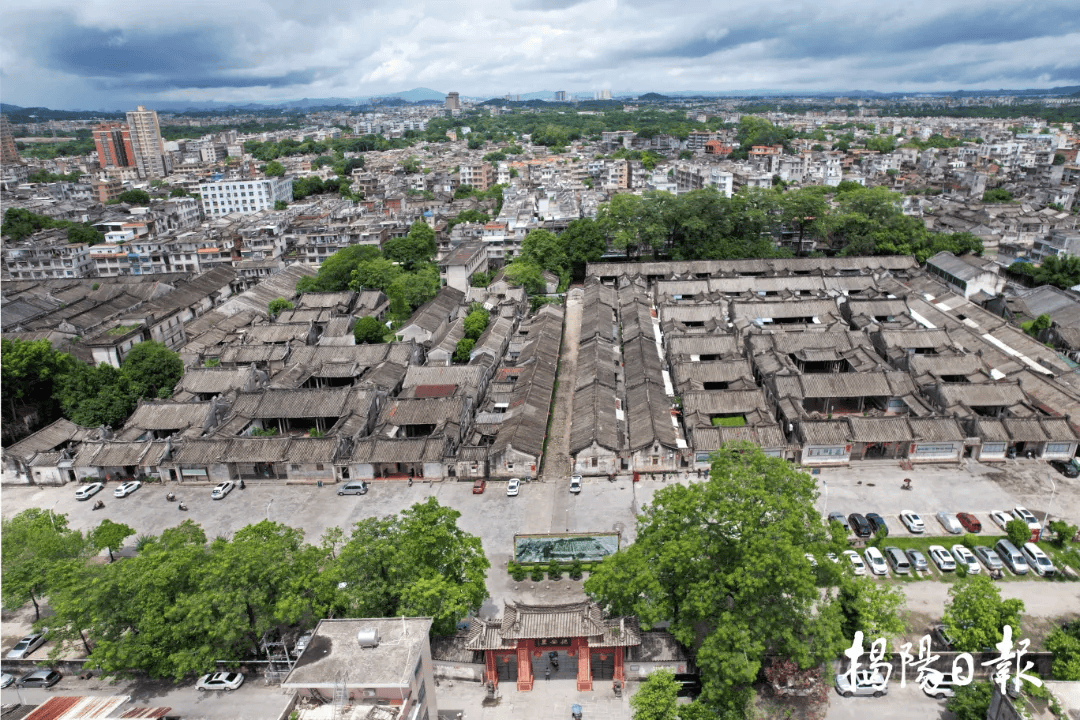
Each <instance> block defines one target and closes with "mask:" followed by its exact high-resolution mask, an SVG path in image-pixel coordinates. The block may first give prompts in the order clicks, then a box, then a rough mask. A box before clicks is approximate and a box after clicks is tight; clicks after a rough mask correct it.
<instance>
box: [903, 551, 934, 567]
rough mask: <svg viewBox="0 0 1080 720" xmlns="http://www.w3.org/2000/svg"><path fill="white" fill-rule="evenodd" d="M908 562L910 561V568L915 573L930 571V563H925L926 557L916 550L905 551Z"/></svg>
mask: <svg viewBox="0 0 1080 720" xmlns="http://www.w3.org/2000/svg"><path fill="white" fill-rule="evenodd" d="M907 556H908V560H910V561H911V568H912V569H913V570H915V571H921V572H925V571H928V570H929V569H930V563H928V562H927V561H926V556H925V555H923V554H922V553H921V552H919V551H918V550H914V549H913V550H908V551H907Z"/></svg>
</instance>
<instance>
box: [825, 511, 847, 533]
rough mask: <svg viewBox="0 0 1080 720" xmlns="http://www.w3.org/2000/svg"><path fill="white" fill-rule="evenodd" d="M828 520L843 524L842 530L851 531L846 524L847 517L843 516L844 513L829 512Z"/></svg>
mask: <svg viewBox="0 0 1080 720" xmlns="http://www.w3.org/2000/svg"><path fill="white" fill-rule="evenodd" d="M829 522H838V523H840V524H841V525H843V526H844V530H845V531H847V532H851V526H850V525H848V521H847V518H846V517H844V513H839V512H831V513H829Z"/></svg>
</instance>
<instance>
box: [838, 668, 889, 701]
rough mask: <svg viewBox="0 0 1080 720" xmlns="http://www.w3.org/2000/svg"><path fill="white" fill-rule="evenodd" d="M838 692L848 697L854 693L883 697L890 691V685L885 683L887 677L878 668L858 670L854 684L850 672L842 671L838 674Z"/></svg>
mask: <svg viewBox="0 0 1080 720" xmlns="http://www.w3.org/2000/svg"><path fill="white" fill-rule="evenodd" d="M835 683H836V692H838V693H840V694H841V695H843V696H844V697H846V698H849V697H851V696H852V695H872V696H874V697H881V696H882V695H885V694H886V693H888V692H889V686H888V685H887V684H886V683H885V677H884V676H883V675H882V674H881V673H879V672H878V671H877V670H856V671H855V683H854V684H852V682H851V677H850V676H849V675H848V673H840V674H839V675H837V676H836V680H835Z"/></svg>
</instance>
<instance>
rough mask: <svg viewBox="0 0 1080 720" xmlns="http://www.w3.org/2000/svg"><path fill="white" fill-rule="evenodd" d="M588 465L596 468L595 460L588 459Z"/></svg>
mask: <svg viewBox="0 0 1080 720" xmlns="http://www.w3.org/2000/svg"><path fill="white" fill-rule="evenodd" d="M589 465H591V466H592V467H596V458H595V457H594V458H591V459H590V461H589Z"/></svg>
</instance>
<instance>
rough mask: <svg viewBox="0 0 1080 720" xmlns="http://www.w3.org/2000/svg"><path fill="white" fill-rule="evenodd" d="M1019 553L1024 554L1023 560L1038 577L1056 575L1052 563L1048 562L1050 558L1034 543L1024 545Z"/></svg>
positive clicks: (1055, 569)
mask: <svg viewBox="0 0 1080 720" xmlns="http://www.w3.org/2000/svg"><path fill="white" fill-rule="evenodd" d="M1020 552H1022V553H1024V560H1026V561H1027V564H1028V567H1030V568H1031V569H1032V570H1034V571H1035V574H1036V575H1038V576H1039V577H1053V576H1054V575H1057V568H1055V567H1054V563H1052V562H1050V558H1049V557H1047V555H1046V553H1044V552H1043V550H1042V548H1041V547H1039V546H1038V545H1036V544H1035V543H1031V542H1029V543H1024V547H1022V548H1020Z"/></svg>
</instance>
